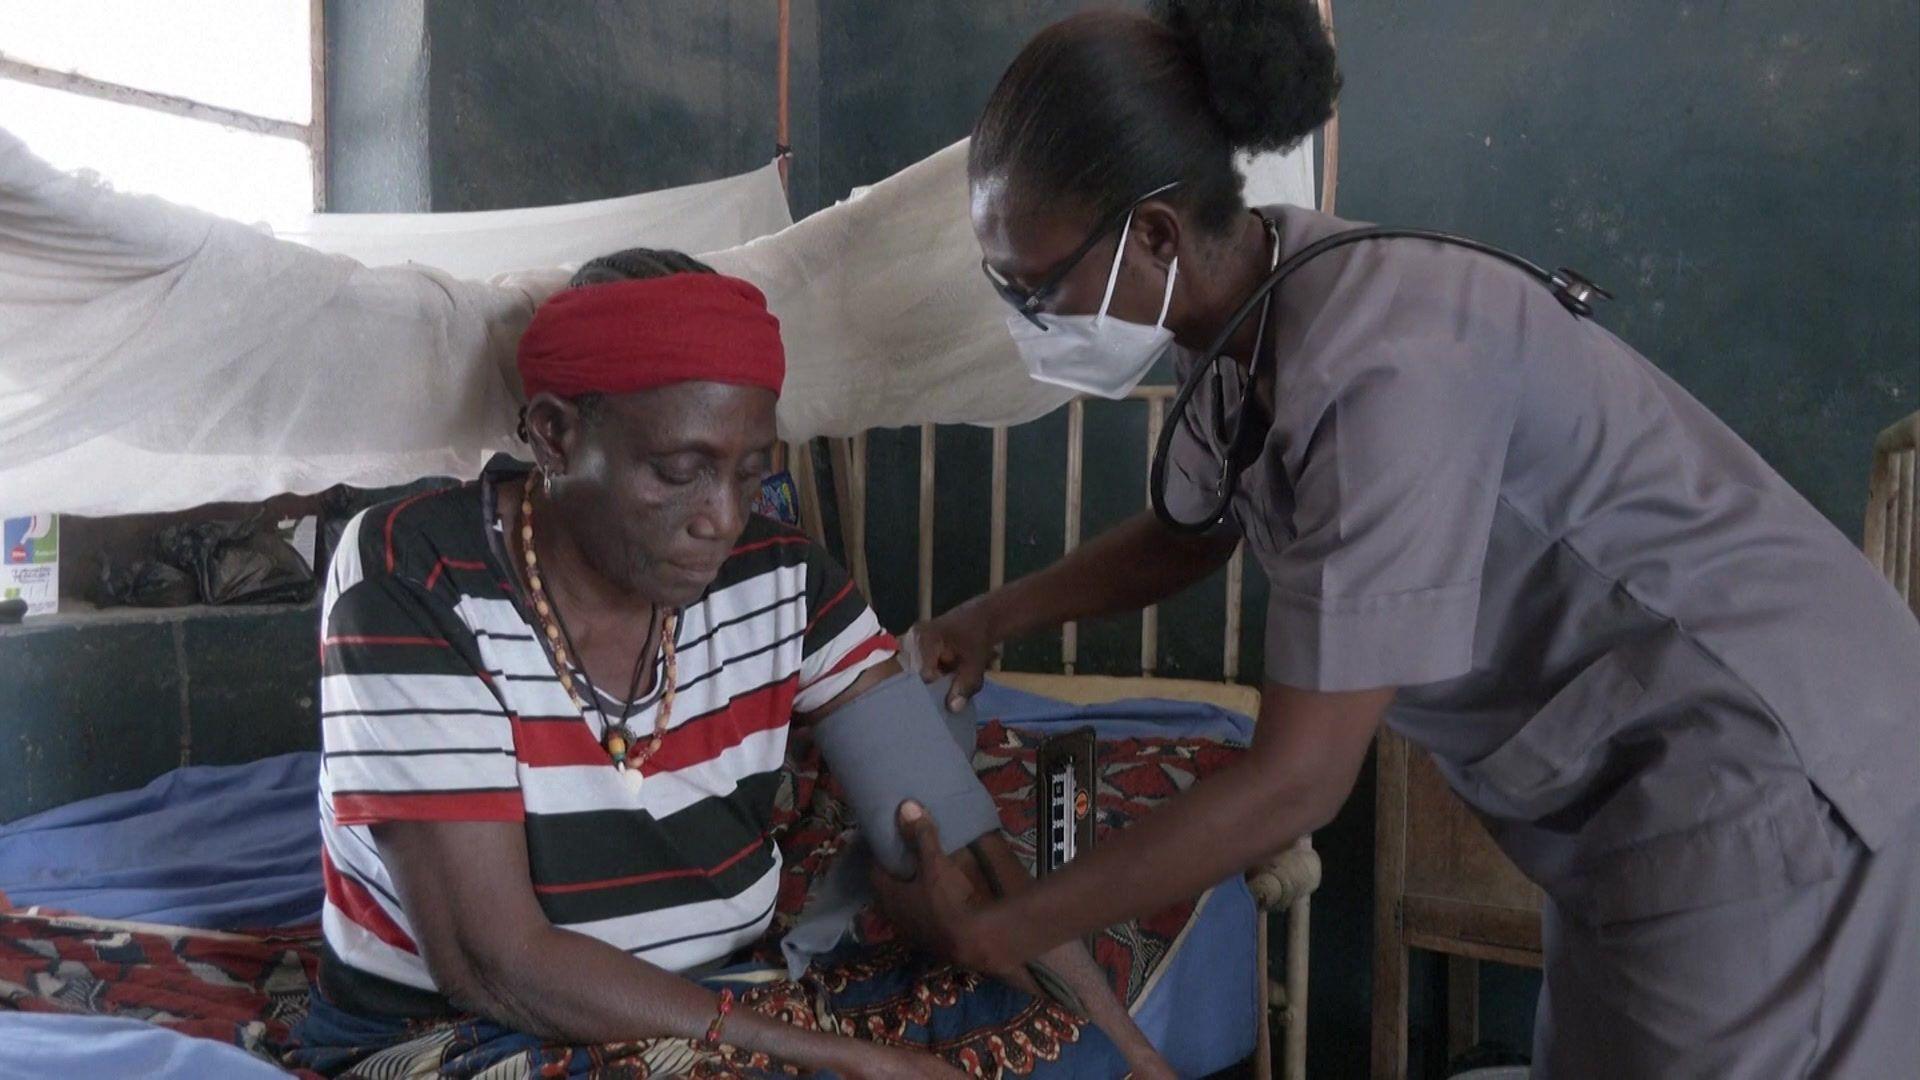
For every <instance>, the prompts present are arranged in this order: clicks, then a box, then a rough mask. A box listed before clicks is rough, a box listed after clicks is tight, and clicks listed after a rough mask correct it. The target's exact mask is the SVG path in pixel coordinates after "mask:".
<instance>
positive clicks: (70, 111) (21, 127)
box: [0, 79, 313, 223]
mask: <svg viewBox="0 0 1920 1080" xmlns="http://www.w3.org/2000/svg"><path fill="white" fill-rule="evenodd" d="M0 127H4V128H6V129H7V130H8V131H10V132H12V133H13V134H14V135H16V136H18V137H19V138H20V140H21V141H22V142H25V143H26V144H27V146H28V147H29V148H30V149H32V150H33V152H34V153H35V154H38V155H39V156H41V157H42V158H45V159H46V160H47V161H48V162H50V163H52V164H53V165H54V166H55V167H57V168H61V169H80V168H86V169H92V170H93V171H95V172H97V173H99V174H100V175H101V176H102V177H104V178H106V179H107V180H108V181H110V182H111V183H112V184H113V186H114V188H115V189H117V190H120V191H134V192H141V193H143V194H148V195H158V196H160V197H161V198H163V199H168V200H171V201H173V202H177V203H184V204H186V205H188V206H195V207H199V208H200V209H202V210H206V211H209V212H211V213H215V214H219V215H220V216H222V217H230V218H234V219H237V220H239V221H244V222H248V223H252V222H257V221H268V222H278V221H289V220H297V219H298V218H299V216H300V215H301V214H304V213H307V212H309V211H311V210H312V209H313V172H312V162H311V159H310V155H309V151H308V150H307V146H306V144H305V143H298V142H294V141H293V140H292V139H282V138H277V137H275V136H272V135H255V134H252V133H250V132H244V131H234V130H231V129H228V128H223V127H220V126H219V125H217V124H209V123H206V122H204V121H200V120H188V119H187V118H185V117H181V116H169V115H167V114H166V113H158V112H154V111H152V110H150V109H141V108H135V107H133V106H130V105H115V104H113V103H111V102H107V101H101V100H99V99H97V98H89V97H81V96H80V95H78V94H69V93H66V92H64V91H60V90H47V89H43V88H41V87H38V86H28V85H26V84H25V83H17V82H10V81H7V80H5V79H0Z"/></svg>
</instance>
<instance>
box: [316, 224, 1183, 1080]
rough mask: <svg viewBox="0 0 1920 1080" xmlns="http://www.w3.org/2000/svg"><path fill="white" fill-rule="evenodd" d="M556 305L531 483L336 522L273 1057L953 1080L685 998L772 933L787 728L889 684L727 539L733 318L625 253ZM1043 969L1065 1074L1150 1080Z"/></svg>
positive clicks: (661, 260)
mask: <svg viewBox="0 0 1920 1080" xmlns="http://www.w3.org/2000/svg"><path fill="white" fill-rule="evenodd" d="M575 286H576V287H575V288H572V289H569V290H567V291H564V292H562V293H560V294H559V295H558V296H556V297H555V298H554V299H553V300H551V301H549V302H548V303H547V304H546V305H545V306H543V307H542V308H541V310H540V311H539V313H538V314H537V315H536V317H535V319H534V321H533V323H532V325H531V327H530V328H529V329H528V331H527V333H526V335H525V337H524V338H523V340H522V341H521V343H520V351H519V365H520V374H521V378H522V380H523V382H524V383H525V388H526V391H527V396H528V400H529V402H530V404H529V405H528V407H527V411H526V414H525V424H524V430H523V434H524V435H525V436H526V437H527V438H528V439H529V441H530V442H531V444H532V449H533V456H534V459H535V461H536V463H537V464H536V465H535V466H534V467H533V469H532V470H531V471H530V472H529V471H526V470H522V469H512V468H505V469H501V468H490V469H489V471H488V472H487V473H486V474H485V475H483V476H482V477H481V478H480V480H479V481H478V482H477V483H473V484H468V485H466V486H464V487H461V488H457V489H452V490H449V491H443V492H439V493H434V494H430V495H424V496H416V497H414V498H411V499H407V500H404V501H401V502H398V503H394V504H391V505H388V506H383V507H377V508H375V509H372V510H369V511H367V512H366V513H364V514H362V515H360V516H359V517H357V518H355V519H354V521H353V522H352V523H351V524H350V525H349V526H348V529H347V533H346V535H345V536H344V537H343V539H342V541H341V543H340V545H339V548H338V553H337V554H336V555H335V557H334V559H333V564H332V567H331V570H330V575H329V580H328V585H327V594H326V601H325V606H324V615H323V623H324V629H323V631H322V642H321V646H322V654H323V676H322V680H321V702H322V704H321V710H322V716H323V725H324V742H325V749H326V753H325V765H324V769H323V772H322V774H321V799H320V803H321V806H320V811H321V825H322V832H323V837H324V841H325V848H324V870H325V875H326V897H327V902H326V906H325V909H324V915H323V926H324V931H325V938H326V952H325V954H324V956H323V961H322V967H321V977H320V993H319V994H317V995H316V996H315V1001H314V1011H313V1013H312V1014H311V1016H310V1017H309V1019H308V1020H307V1022H306V1023H305V1024H304V1026H303V1028H302V1030H301V1032H300V1034H301V1038H302V1042H303V1044H304V1048H303V1050H302V1051H301V1052H300V1054H299V1055H298V1058H299V1060H300V1061H301V1063H303V1064H307V1065H309V1066H312V1067H317V1068H320V1069H322V1070H324V1071H329V1072H339V1071H343V1070H347V1069H352V1068H356V1067H358V1068H360V1069H364V1070H366V1072H367V1073H369V1074H371V1073H374V1072H379V1073H380V1075H387V1073H386V1072H385V1071H382V1070H383V1069H390V1068H395V1067H413V1066H418V1065H420V1064H422V1063H423V1058H422V1055H429V1056H432V1057H433V1058H434V1060H432V1061H431V1062H430V1063H428V1064H430V1066H431V1072H432V1074H433V1075H467V1074H469V1073H474V1072H479V1071H481V1070H489V1071H488V1073H487V1075H489V1076H500V1075H518V1072H515V1071H512V1069H504V1070H503V1068H502V1066H503V1064H504V1063H503V1061H502V1059H503V1058H505V1059H507V1061H508V1062H513V1063H514V1066H513V1068H517V1069H518V1070H520V1071H525V1072H532V1071H534V1070H536V1069H538V1068H539V1067H540V1066H541V1065H542V1064H545V1065H549V1066H551V1065H554V1064H559V1065H562V1066H564V1067H565V1068H568V1069H578V1068H580V1067H581V1066H582V1065H585V1066H586V1067H588V1068H591V1067H593V1066H596V1065H599V1064H606V1063H609V1061H610V1060H611V1058H614V1057H617V1058H618V1059H619V1064H621V1065H623V1066H627V1067H632V1066H634V1065H639V1066H641V1068H640V1069H639V1070H637V1071H638V1073H639V1074H641V1075H661V1074H663V1073H671V1072H677V1071H679V1070H681V1069H684V1068H690V1067H694V1066H695V1065H696V1063H698V1062H701V1061H705V1062H706V1063H707V1065H706V1066H704V1067H705V1068H708V1069H709V1070H710V1069H712V1068H714V1067H715V1066H714V1064H713V1063H714V1062H716V1061H717V1060H719V1052H718V1050H717V1047H718V1046H719V1045H722V1044H724V1045H726V1046H729V1047H734V1048H739V1049H741V1050H746V1051H753V1052H756V1053H758V1054H761V1055H765V1056H766V1057H767V1058H771V1059H772V1060H773V1061H774V1062H776V1063H784V1064H788V1065H793V1066H799V1067H803V1068H806V1069H814V1070H831V1071H834V1072H837V1073H839V1074H841V1075H845V1076H853V1077H865V1076H924V1077H934V1076H951V1075H956V1074H955V1073H953V1071H952V1070H951V1069H950V1068H949V1067H948V1066H947V1065H945V1064H943V1063H942V1062H941V1061H940V1060H939V1059H938V1058H936V1057H935V1056H933V1055H931V1054H928V1053H924V1052H920V1051H910V1050H905V1049H899V1048H891V1047H883V1046H880V1045H876V1044H873V1043H867V1042H861V1041H857V1040H855V1039H851V1038H844V1037H841V1036H840V1035H836V1034H827V1033H824V1032H820V1031H812V1030H803V1029H802V1028H800V1027H797V1026H793V1025H791V1024H789V1023H787V1022H785V1021H783V1020H781V1019H777V1018H774V1017H769V1016H762V1015H757V1014H755V1013H753V1012H751V1011H748V1010H744V1009H743V1010H738V1011H735V1010H733V1009H732V1004H733V1002H732V998H731V996H730V994H728V993H726V992H722V993H720V994H715V993H714V992H712V991H711V990H708V989H705V988H703V987H702V986H701V985H700V983H699V982H697V981H695V980H696V978H697V977H698V976H699V975H700V974H701V973H702V972H704V971H710V970H712V969H714V968H717V967H719V966H721V965H723V964H725V963H726V962H727V960H728V959H729V958H730V957H732V956H733V955H734V954H736V953H737V952H738V951H739V950H741V949H742V948H743V947H744V946H747V945H749V944H750V943H752V942H754V941H755V940H756V939H757V938H758V937H759V936H760V935H761V934H762V932H763V931H764V930H765V929H766V927H767V925H768V922H769V920H770V917H771V916H772V914H773V908H774V895H775V891H776V887H777V884H778V879H779V877H780V873H779V871H780V865H781V862H780V855H779V852H778V850H777V849H776V848H775V846H774V844H773V843H772V841H771V840H770V839H769V837H768V826H769V822H770V818H771V816H772V812H773V799H774V794H775V788H776V785H777V783H778V778H779V771H780V768H781V764H782V761H783V759H784V756H785V749H786V742H787V731H788V725H789V723H790V722H797V723H801V724H816V725H821V727H820V728H819V729H818V730H821V731H824V730H825V721H826V720H827V718H829V717H834V716H836V715H839V714H841V713H842V712H843V710H844V711H846V712H849V713H851V712H853V711H856V706H855V703H857V702H860V701H861V700H862V699H863V698H866V697H867V696H868V695H870V694H872V695H874V697H875V698H876V699H877V698H879V697H880V696H881V694H880V691H879V688H881V687H883V686H886V685H889V680H890V679H891V678H892V677H893V676H895V675H897V674H898V673H899V670H900V669H899V665H898V663H897V662H896V661H895V659H894V642H893V640H892V639H891V638H890V637H889V636H888V635H887V634H886V633H885V632H884V631H883V630H882V629H881V628H880V625H879V623H878V622H877V621H876V620H875V618H874V616H873V614H872V612H871V611H869V610H868V608H867V606H866V604H865V603H864V601H863V600H862V599H861V597H860V596H859V594H858V593H857V592H855V591H854V589H853V587H852V585H851V583H850V582H849V581H848V580H847V578H846V575H845V574H844V573H843V572H842V571H841V570H840V569H839V568H838V567H837V566H835V565H833V563H832V562H831V561H830V560H829V559H828V557H827V556H826V555H825V554H824V553H823V552H822V551H821V550H820V549H819V548H818V547H816V546H814V545H813V544H811V543H809V542H808V541H807V540H806V538H804V537H803V536H800V535H798V534H794V533H791V532H789V531H786V530H784V529H782V528H781V527H779V526H776V525H774V524H772V523H770V522H768V521H766V520H764V519H758V518H754V517H752V516H750V515H749V514H748V512H747V509H746V508H747V504H748V500H749V498H750V497H751V496H752V495H753V494H754V493H755V492H756V491H757V490H758V489H759V486H760V483H761V480H762V479H763V477H764V476H765V474H766V473H767V472H768V470H769V468H770V467H771V455H772V452H773V447H774V440H775V434H774V404H775V401H776V399H777V397H778V394H779V389H780V384H781V380H782V376H783V373H784V358H783V355H782V351H781V346H780V338H779V326H778V323H777V321H776V320H775V319H774V318H773V316H772V315H771V314H770V313H769V312H768V311H767V309H766V306H765V301H764V300H763V298H762V297H761V296H760V294H759V293H758V291H756V290H755V289H754V288H753V287H752V286H751V285H748V284H746V283H745V282H742V281H738V280H735V279H732V278H727V277H722V276H720V275H717V274H714V273H713V272H712V271H711V270H709V269H708V268H707V267H705V266H702V265H701V264H699V263H697V262H695V261H693V260H692V259H689V258H687V257H685V256H682V255H677V254H672V253H656V252H646V251H633V252H622V253H620V254H619V255H616V256H609V257H607V258H606V259H602V260H596V262H595V263H591V264H589V265H588V266H587V267H586V268H585V269H583V270H582V272H581V274H580V275H577V276H576V278H575ZM902 681H907V680H905V679H903V680H902ZM916 690H917V687H916ZM889 700H897V699H889ZM912 700H915V701H918V702H920V703H921V705H923V706H924V713H925V719H930V720H931V721H932V722H933V723H934V724H936V725H937V724H938V723H939V721H938V717H937V713H936V712H935V710H934V708H933V707H932V705H931V703H930V702H927V701H926V699H925V696H924V692H918V696H917V697H916V698H913V699H912ZM868 704H869V705H871V699H870V700H869V702H868ZM907 711H908V712H911V711H912V710H911V709H908V710H907ZM917 719H918V718H915V717H911V716H905V715H902V716H899V717H898V720H899V722H901V723H907V722H916V720H917ZM943 737H944V733H943ZM822 743H823V745H825V739H824V737H822ZM947 747H948V749H954V747H953V745H952V743H951V742H949V743H947ZM829 753H830V757H829V763H830V764H833V761H832V758H831V751H829ZM962 768H963V769H964V768H965V767H964V766H962ZM966 777H967V782H968V783H970V784H971V783H973V780H972V777H971V773H970V771H968V772H967V773H966ZM990 813H991V811H990V810H989V815H990ZM987 827H988V828H989V829H991V828H992V826H991V825H989V826H987ZM951 858H955V859H956V860H957V861H959V863H960V864H961V868H962V869H963V870H965V871H967V872H968V874H969V875H970V876H971V877H972V880H974V881H976V882H977V881H981V880H983V878H984V879H985V880H993V881H1005V882H1008V883H1010V884H1011V883H1013V882H1017V881H1024V880H1025V875H1024V871H1022V870H1021V869H1020V867H1019V864H1018V863H1017V862H1016V861H1014V859H1013V857H1012V855H1011V853H1010V852H1009V849H1008V848H1007V846H1006V845H1005V843H1004V841H1003V839H1002V838H1001V837H1000V835H999V834H998V832H997V831H994V832H989V833H987V834H986V835H984V836H983V837H982V838H981V840H980V841H979V842H978V843H975V844H973V845H972V846H971V847H969V848H967V849H964V850H962V851H960V852H959V854H958V855H957V856H952V857H951ZM1048 959H1049V967H1050V969H1051V970H1053V971H1054V972H1056V973H1057V974H1058V976H1059V977H1060V978H1061V979H1062V981H1063V982H1065V983H1066V984H1067V985H1069V986H1070V987H1071V988H1072V991H1073V993H1074V995H1076V996H1077V997H1078V998H1079V999H1080V1000H1081V1001H1083V1002H1085V1003H1086V1006H1087V1008H1088V1009H1089V1011H1090V1012H1092V1013H1093V1015H1094V1019H1095V1020H1096V1021H1098V1022H1099V1023H1100V1024H1101V1025H1102V1027H1103V1028H1104V1029H1105V1031H1106V1033H1107V1035H1108V1036H1109V1037H1111V1038H1112V1040H1113V1042H1112V1043H1111V1044H1109V1043H1105V1042H1103V1041H1101V1040H1099V1039H1098V1038H1097V1037H1096V1038H1088V1039H1086V1040H1083V1041H1082V1043H1081V1044H1079V1045H1077V1046H1075V1047H1071V1048H1069V1049H1070V1050H1071V1051H1073V1052H1082V1051H1084V1052H1088V1053H1095V1052H1097V1053H1099V1054H1103V1055H1106V1057H1105V1059H1104V1060H1107V1061H1109V1062H1110V1061H1112V1060H1113V1058H1114V1055H1115V1054H1116V1050H1115V1048H1116V1046H1117V1047H1118V1054H1119V1055H1122V1056H1124V1057H1125V1058H1126V1060H1127V1062H1128V1064H1129V1065H1131V1066H1133V1067H1134V1068H1136V1069H1137V1070H1139V1072H1140V1074H1142V1075H1145V1074H1148V1073H1153V1074H1158V1075H1164V1074H1166V1070H1165V1066H1164V1064H1162V1063H1160V1061H1159V1059H1158V1058H1157V1056H1156V1055H1155V1054H1154V1052H1153V1050H1152V1048H1151V1047H1150V1046H1148V1045H1147V1044H1146V1041H1145V1039H1144V1037H1142V1036H1141V1035H1140V1033H1139V1032H1138V1030H1137V1029H1136V1028H1134V1027H1133V1025H1132V1023H1131V1021H1130V1020H1129V1019H1128V1017H1127V1015H1126V1013H1125V1012H1124V1010H1122V1009H1121V1008H1120V1007H1119V1005H1118V1003H1117V1002H1115V1001H1114V999H1113V997H1112V993H1111V990H1110V988H1109V987H1108V986H1107V985H1106V983H1105V981H1104V978H1103V976H1102V975H1101V973H1100V971H1099V969H1098V968H1096V967H1095V966H1094V965H1093V964H1092V962H1091V960H1090V958H1088V957H1087V956H1086V954H1085V952H1084V950H1081V949H1080V948H1079V946H1077V945H1076V946H1073V947H1071V948H1069V949H1067V950H1065V951H1063V952H1062V953H1060V954H1059V956H1058V957H1049V958H1048ZM910 1005H911V1003H910V1002H909V1003H906V1004H903V1005H902V1006H901V1007H903V1008H906V1007H909V1006H910ZM461 1014H468V1018H469V1019H475V1018H477V1019H478V1021H480V1022H483V1023H490V1024H493V1025H497V1026H498V1027H499V1028H500V1029H502V1031H503V1032H505V1033H506V1034H508V1035H510V1036H512V1037H513V1038H510V1039H508V1040H506V1041H501V1040H497V1039H496V1040H489V1039H485V1038H475V1037H473V1036H472V1034H471V1030H472V1029H471V1027H466V1028H459V1027H454V1026H448V1027H447V1028H446V1030H447V1031H448V1032H449V1034H447V1035H446V1037H445V1038H444V1039H438V1038H436V1039H429V1040H427V1041H426V1042H425V1043H422V1042H421V1038H420V1037H421V1035H422V1031H423V1028H422V1022H423V1021H434V1020H440V1019H442V1018H449V1019H450V1018H453V1017H456V1016H460V1015H461ZM432 1030H435V1031H438V1030H440V1029H439V1028H433V1029H432ZM456 1031H465V1032H466V1036H465V1041H464V1042H461V1041H459V1038H460V1037H459V1036H456V1035H455V1034H453V1032H456ZM514 1039H517V1040H518V1041H513V1040H514ZM634 1042H641V1043H642V1044H643V1045H641V1046H639V1047H634V1046H632V1045H628V1046H626V1047H624V1048H622V1049H621V1050H620V1051H619V1053H618V1054H612V1053H611V1052H610V1051H608V1050H606V1049H604V1048H601V1049H593V1048H594V1047H598V1046H599V1044H607V1043H627V1044H632V1043H634ZM456 1043H457V1048H456V1049H455V1050H451V1051H450V1050H449V1049H448V1047H450V1046H455V1045H456ZM542 1043H545V1044H549V1045H553V1046H565V1047H571V1048H572V1049H568V1050H563V1051H562V1052H561V1053H562V1056H561V1057H559V1058H555V1057H553V1056H552V1054H551V1053H549V1052H545V1051H541V1050H540V1049H539V1047H540V1045H541V1044H542ZM1094 1044H1098V1045H1097V1046H1095V1045H1094ZM460 1048H464V1049H460ZM581 1048H587V1049H584V1050H583V1049H581ZM383 1051H384V1052H385V1054H386V1056H385V1057H384V1058H381V1057H379V1055H380V1054H381V1053H382V1052H383ZM543 1053H544V1054H545V1056H542V1054H543ZM402 1057H405V1058H407V1059H408V1060H406V1061H401V1060H399V1059H400V1058H402ZM449 1058H451V1059H453V1060H448V1059H449ZM516 1058H517V1060H516ZM494 1070H501V1071H494ZM540 1075H547V1073H546V1072H544V1071H542V1072H541V1073H540ZM701 1075H713V1073H712V1072H710V1071H709V1072H703V1073H701Z"/></svg>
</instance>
